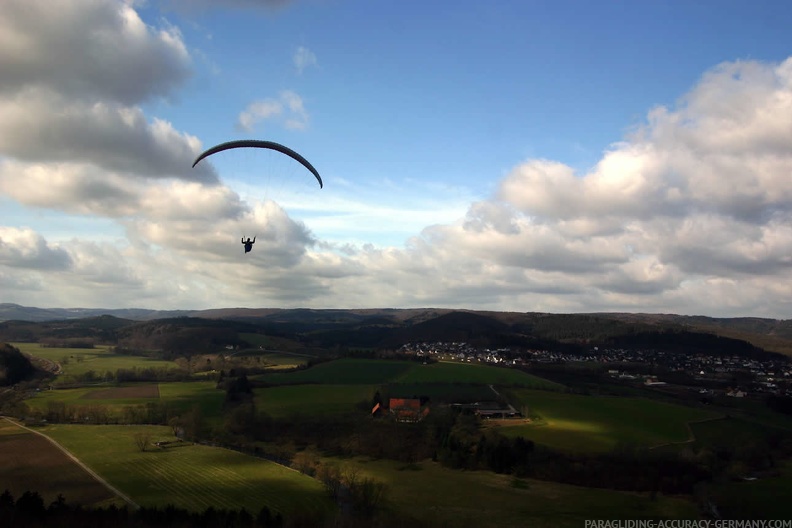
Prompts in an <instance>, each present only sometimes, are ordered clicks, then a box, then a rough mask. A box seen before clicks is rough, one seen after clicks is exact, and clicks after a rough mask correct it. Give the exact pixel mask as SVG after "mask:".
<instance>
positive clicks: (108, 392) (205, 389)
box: [25, 381, 225, 421]
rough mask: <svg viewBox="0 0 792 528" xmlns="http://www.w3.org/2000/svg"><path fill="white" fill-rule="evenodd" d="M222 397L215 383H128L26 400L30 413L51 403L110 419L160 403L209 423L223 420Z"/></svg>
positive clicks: (59, 391) (61, 391)
mask: <svg viewBox="0 0 792 528" xmlns="http://www.w3.org/2000/svg"><path fill="white" fill-rule="evenodd" d="M224 397H225V393H224V392H223V391H222V390H218V389H217V388H216V382H214V381H189V382H178V381H174V382H165V383H130V384H125V385H122V386H118V387H117V386H113V385H98V386H90V387H80V388H77V389H53V390H49V391H42V392H39V393H37V394H36V395H35V396H33V397H32V398H29V399H27V400H25V403H27V404H28V405H29V406H30V408H31V409H35V410H38V411H41V412H46V410H47V407H48V405H49V403H50V402H59V403H64V404H66V405H69V406H89V405H102V406H104V407H106V408H107V410H108V412H109V413H110V415H111V416H117V415H118V414H120V413H121V412H122V410H123V408H124V407H126V406H130V405H145V404H147V403H150V402H153V401H161V402H163V403H164V404H165V405H166V406H169V407H171V408H173V409H175V410H177V411H181V412H186V411H189V410H190V409H192V408H193V407H195V406H197V407H199V408H200V409H201V412H202V415H203V416H204V417H206V418H207V419H209V420H210V421H211V420H212V419H220V417H221V416H222V409H223V399H224Z"/></svg>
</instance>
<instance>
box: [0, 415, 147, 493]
mask: <svg viewBox="0 0 792 528" xmlns="http://www.w3.org/2000/svg"><path fill="white" fill-rule="evenodd" d="M3 419H4V420H5V421H7V422H8V423H12V424H14V425H16V426H17V427H21V428H22V429H25V430H26V431H30V432H31V433H33V434H37V435H39V436H41V437H43V438H46V439H47V441H48V442H49V443H51V444H52V445H54V446H55V447H57V448H58V449H60V450H61V451H63V453H64V454H65V455H66V456H67V457H69V458H70V459H72V460H73V461H74V462H76V463H77V465H79V466H80V467H81V468H83V469H84V470H85V471H87V472H88V474H89V475H91V476H92V477H93V478H95V479H96V480H98V481H99V482H100V483H101V484H102V485H104V487H106V488H107V489H109V490H110V491H112V492H113V493H115V494H116V495H118V496H119V497H121V498H122V499H123V500H124V501H125V502H126V503H127V504H129V505H130V506H132V507H133V508H135V509H138V508H140V506H138V504H137V503H136V502H135V501H133V500H132V499H130V498H129V497H128V496H127V495H126V494H124V493H122V492H121V491H120V490H119V489H118V488H116V487H114V486H113V485H112V484H110V483H109V482H107V481H106V480H105V479H103V478H102V477H100V476H99V475H98V474H96V472H94V470H92V469H91V468H89V467H88V466H86V465H85V464H83V462H82V461H81V460H80V459H79V458H77V457H76V456H74V455H72V454H71V453H70V452H69V451H68V450H67V449H66V448H65V447H63V446H62V445H60V444H59V443H58V442H56V441H55V440H53V439H52V438H50V437H49V436H47V435H45V434H44V433H40V432H38V431H36V430H34V429H31V428H30V427H27V426H24V425H22V424H21V423H19V422H15V421H14V420H11V419H9V418H7V417H5V416H3Z"/></svg>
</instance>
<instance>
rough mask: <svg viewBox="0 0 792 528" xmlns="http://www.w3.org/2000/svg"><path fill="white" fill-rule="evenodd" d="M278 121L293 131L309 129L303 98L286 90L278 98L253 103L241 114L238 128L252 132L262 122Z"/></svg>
mask: <svg viewBox="0 0 792 528" xmlns="http://www.w3.org/2000/svg"><path fill="white" fill-rule="evenodd" d="M276 120H277V121H279V122H280V124H281V125H283V126H284V127H285V128H288V129H291V130H304V129H305V128H307V126H308V112H307V111H306V110H305V106H304V105H303V101H302V98H301V97H300V96H299V95H297V94H296V93H294V92H292V91H289V90H284V91H282V92H281V93H280V95H279V96H278V97H277V98H268V99H261V100H258V101H253V102H252V103H250V104H249V105H248V106H247V108H245V110H243V111H242V112H241V113H240V114H239V117H238V119H237V128H238V129H240V130H243V131H245V132H252V131H253V130H254V129H255V127H256V125H258V123H260V122H261V121H276Z"/></svg>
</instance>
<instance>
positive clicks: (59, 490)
mask: <svg viewBox="0 0 792 528" xmlns="http://www.w3.org/2000/svg"><path fill="white" fill-rule="evenodd" d="M6 489H7V490H9V491H10V492H11V494H12V495H13V496H14V498H15V499H18V498H19V497H20V495H22V494H23V493H24V492H26V491H35V492H38V493H39V495H41V497H42V499H43V500H44V505H45V506H49V504H50V503H51V502H53V501H54V500H55V499H56V498H57V496H58V494H62V495H63V496H64V498H66V500H67V501H68V502H69V503H75V504H82V505H84V506H86V507H93V506H103V507H104V506H109V505H111V504H115V505H116V506H119V507H120V506H123V505H124V504H125V503H124V501H123V500H121V499H119V498H117V497H116V495H115V494H114V493H112V492H111V491H110V490H108V489H107V488H106V487H105V486H103V485H102V484H101V483H100V482H98V481H97V480H96V479H95V478H93V477H92V476H91V475H89V474H88V473H87V472H86V471H85V470H84V469H83V468H81V467H80V466H79V465H77V464H76V463H75V462H74V461H73V460H71V459H70V458H69V457H67V456H66V454H64V453H63V452H62V451H60V450H59V449H58V448H57V447H55V446H54V445H52V444H51V443H50V442H49V441H47V439H46V438H43V437H41V436H39V435H37V434H35V433H32V432H30V431H27V430H25V429H22V428H21V427H18V426H16V425H14V424H12V423H10V422H9V421H7V420H4V419H0V493H2V492H3V491H4V490H6Z"/></svg>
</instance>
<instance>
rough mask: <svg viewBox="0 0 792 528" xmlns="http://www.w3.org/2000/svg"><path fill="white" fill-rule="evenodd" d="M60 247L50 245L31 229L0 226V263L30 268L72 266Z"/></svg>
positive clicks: (56, 269)
mask: <svg viewBox="0 0 792 528" xmlns="http://www.w3.org/2000/svg"><path fill="white" fill-rule="evenodd" d="M72 264H73V263H72V259H71V257H70V256H69V254H68V253H67V252H66V251H64V250H63V249H62V248H59V247H57V246H50V245H49V244H48V243H47V241H46V240H44V238H43V237H42V236H41V235H39V234H38V233H35V232H34V231H33V230H32V229H17V228H10V227H0V265H3V266H8V267H12V268H25V269H32V270H49V271H61V270H67V269H69V268H70V267H71V266H72Z"/></svg>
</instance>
